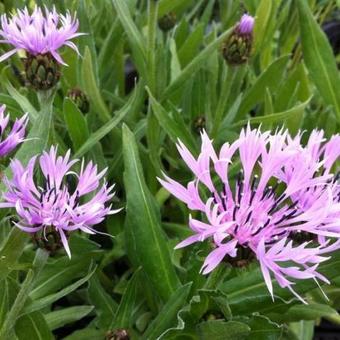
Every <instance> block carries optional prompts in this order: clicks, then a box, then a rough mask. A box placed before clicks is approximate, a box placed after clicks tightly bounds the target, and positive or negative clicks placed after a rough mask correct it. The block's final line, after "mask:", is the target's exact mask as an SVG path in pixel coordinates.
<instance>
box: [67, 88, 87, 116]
mask: <svg viewBox="0 0 340 340" xmlns="http://www.w3.org/2000/svg"><path fill="white" fill-rule="evenodd" d="M67 96H68V97H69V98H70V99H71V100H72V101H73V102H74V103H75V104H76V105H77V107H78V109H79V110H80V111H81V112H82V113H84V114H86V113H88V112H89V111H90V102H89V99H88V97H87V95H86V94H85V93H84V92H83V91H82V90H81V89H79V88H77V87H75V88H73V89H71V90H69V91H68V93H67Z"/></svg>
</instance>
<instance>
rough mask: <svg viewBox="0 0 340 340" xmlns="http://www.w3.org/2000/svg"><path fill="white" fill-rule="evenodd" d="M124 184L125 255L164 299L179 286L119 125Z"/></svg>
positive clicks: (129, 139)
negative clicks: (140, 269) (125, 202)
mask: <svg viewBox="0 0 340 340" xmlns="http://www.w3.org/2000/svg"><path fill="white" fill-rule="evenodd" d="M123 153H124V164H125V172H124V184H125V189H126V192H127V208H126V213H127V216H126V229H125V237H126V243H127V250H128V255H129V257H130V259H131V260H132V262H134V264H135V266H138V265H140V266H142V267H143V269H144V271H145V273H146V274H147V276H148V278H149V279H150V281H151V282H152V283H153V285H154V287H155V289H156V291H157V292H158V294H159V295H160V296H161V298H163V299H164V300H167V299H168V298H169V297H170V296H171V294H172V293H173V292H174V291H175V290H176V288H177V287H178V285H179V280H178V278H177V275H176V272H175V269H174V266H173V265H172V263H171V258H170V253H169V249H168V245H167V242H166V238H165V234H164V232H163V230H162V228H161V221H160V214H159V210H158V207H157V205H156V202H155V200H154V198H153V196H152V195H151V193H150V192H149V190H148V188H147V185H146V183H145V179H144V175H143V169H142V164H141V161H140V158H139V154H138V148H137V144H136V141H135V138H134V135H133V133H132V132H131V131H130V130H129V129H128V127H127V126H123Z"/></svg>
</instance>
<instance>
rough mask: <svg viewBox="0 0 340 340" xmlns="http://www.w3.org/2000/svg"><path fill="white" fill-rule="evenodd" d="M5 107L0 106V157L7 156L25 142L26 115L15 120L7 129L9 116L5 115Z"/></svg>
mask: <svg viewBox="0 0 340 340" xmlns="http://www.w3.org/2000/svg"><path fill="white" fill-rule="evenodd" d="M5 110H6V105H1V106H0V157H4V156H7V155H8V154H9V153H10V152H11V151H13V150H14V149H15V148H16V147H17V146H18V145H19V144H20V143H22V142H23V141H24V140H25V130H26V125H27V123H28V114H25V115H24V116H22V117H21V118H20V119H16V120H15V122H14V123H13V126H12V128H10V127H9V121H10V117H9V114H7V115H5Z"/></svg>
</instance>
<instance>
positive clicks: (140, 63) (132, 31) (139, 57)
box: [112, 0, 147, 78]
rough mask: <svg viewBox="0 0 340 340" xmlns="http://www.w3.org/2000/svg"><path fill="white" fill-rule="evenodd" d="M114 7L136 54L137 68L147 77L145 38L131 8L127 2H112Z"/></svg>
mask: <svg viewBox="0 0 340 340" xmlns="http://www.w3.org/2000/svg"><path fill="white" fill-rule="evenodd" d="M112 2H113V5H114V7H115V9H116V11H117V15H118V18H119V19H120V21H121V23H122V25H123V27H124V29H125V32H126V34H127V36H128V39H129V41H130V46H131V49H132V50H133V52H134V56H135V61H136V63H137V68H138V69H139V71H140V72H141V73H142V74H143V76H144V77H145V78H146V77H147V72H146V67H145V60H146V49H145V42H144V41H143V37H142V35H141V34H140V32H139V30H138V28H137V27H136V25H135V23H134V21H133V19H132V17H131V13H130V10H129V7H128V5H127V3H126V1H125V0H112Z"/></svg>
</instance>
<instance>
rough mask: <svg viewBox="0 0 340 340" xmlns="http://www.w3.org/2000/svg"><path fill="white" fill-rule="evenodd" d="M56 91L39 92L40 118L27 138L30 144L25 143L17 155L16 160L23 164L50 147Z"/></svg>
mask: <svg viewBox="0 0 340 340" xmlns="http://www.w3.org/2000/svg"><path fill="white" fill-rule="evenodd" d="M54 94H55V92H54V91H52V90H51V91H45V92H38V99H39V103H40V112H39V114H38V118H37V119H36V120H35V121H34V122H33V126H32V128H31V130H30V132H29V134H28V136H27V137H26V139H27V140H28V141H29V142H26V143H23V144H22V146H21V148H20V149H19V151H18V152H17V153H16V155H15V157H16V159H18V160H20V161H21V162H22V163H23V164H27V163H28V161H29V160H30V159H31V158H32V157H33V156H35V155H37V154H40V153H41V152H42V151H44V150H45V148H46V147H47V145H48V141H49V136H50V133H51V130H52V128H53V126H52V120H53V100H54Z"/></svg>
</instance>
